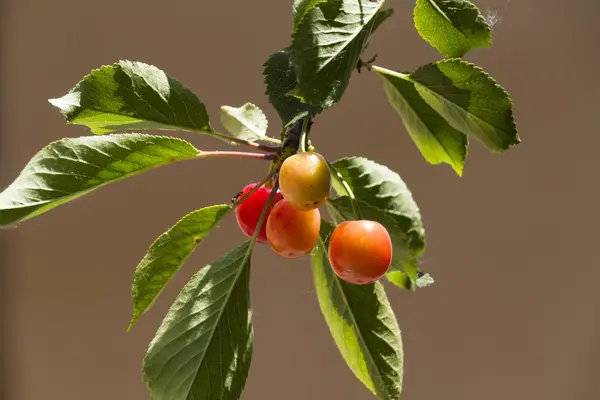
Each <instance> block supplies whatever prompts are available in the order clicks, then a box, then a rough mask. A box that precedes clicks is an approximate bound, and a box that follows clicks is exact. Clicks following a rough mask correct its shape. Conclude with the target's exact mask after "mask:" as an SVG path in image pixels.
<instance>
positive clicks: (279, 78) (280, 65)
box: [263, 50, 322, 125]
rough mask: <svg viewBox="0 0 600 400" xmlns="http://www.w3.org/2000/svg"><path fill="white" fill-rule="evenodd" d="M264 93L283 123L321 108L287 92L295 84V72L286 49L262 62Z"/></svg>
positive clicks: (319, 110) (312, 113)
mask: <svg viewBox="0 0 600 400" xmlns="http://www.w3.org/2000/svg"><path fill="white" fill-rule="evenodd" d="M264 67H265V70H264V73H263V74H264V76H265V85H266V87H267V90H266V93H265V94H267V95H268V96H269V102H270V103H271V104H272V105H273V107H274V108H275V110H276V111H277V113H278V114H279V117H280V118H281V120H282V122H283V125H286V124H288V123H289V122H290V121H291V120H293V119H294V118H295V117H297V116H298V115H300V114H302V113H309V114H311V115H313V116H314V115H317V114H319V113H320V112H321V111H322V109H321V108H319V107H314V106H311V105H310V104H306V103H303V102H301V101H300V100H299V99H297V98H295V97H293V96H290V95H289V92H290V91H291V90H292V89H294V87H295V86H296V84H297V80H296V72H295V71H294V68H293V67H292V65H291V64H290V55H289V53H288V51H287V50H280V51H278V52H276V53H273V54H271V56H270V57H269V59H268V60H267V61H266V62H265V64H264Z"/></svg>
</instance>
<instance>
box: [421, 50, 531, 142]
mask: <svg viewBox="0 0 600 400" xmlns="http://www.w3.org/2000/svg"><path fill="white" fill-rule="evenodd" d="M410 79H411V80H412V81H413V82H415V83H416V85H415V87H416V89H417V91H418V92H419V94H420V95H421V97H422V98H423V99H424V100H425V101H426V102H427V103H428V104H429V105H430V106H431V107H432V108H433V109H434V110H436V111H437V112H438V113H439V114H440V115H441V116H442V117H444V119H445V120H446V121H447V122H448V123H449V124H450V125H451V126H452V127H454V128H455V129H457V130H459V131H461V132H463V133H465V134H467V135H471V136H473V137H474V138H476V139H477V140H479V141H480V142H481V143H483V144H484V145H485V147H487V148H488V149H489V150H491V151H495V152H502V151H505V150H507V149H509V148H510V147H512V146H514V145H517V144H519V143H520V139H519V135H518V134H517V127H516V125H515V122H514V117H513V110H512V109H513V106H512V101H511V99H510V97H509V95H508V93H506V91H505V90H504V89H503V88H502V87H501V86H500V85H498V84H497V83H496V81H494V79H492V78H491V77H490V76H489V75H488V74H487V73H485V71H483V70H482V69H481V68H479V67H477V66H476V65H474V64H471V63H468V62H466V61H463V60H460V59H449V60H442V61H439V62H436V63H433V64H428V65H426V66H423V67H421V68H419V69H418V70H416V71H415V72H414V73H412V74H410Z"/></svg>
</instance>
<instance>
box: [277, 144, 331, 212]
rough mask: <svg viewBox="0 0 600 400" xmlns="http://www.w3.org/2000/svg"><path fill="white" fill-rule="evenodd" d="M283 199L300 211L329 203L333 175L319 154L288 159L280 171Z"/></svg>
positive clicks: (298, 155)
mask: <svg viewBox="0 0 600 400" xmlns="http://www.w3.org/2000/svg"><path fill="white" fill-rule="evenodd" d="M279 188H280V190H281V194H282V195H283V198H284V199H286V200H287V201H288V202H289V203H290V204H292V205H293V206H294V207H296V208H297V209H299V210H305V211H308V210H314V209H315V208H317V207H320V206H321V205H323V203H325V201H327V197H328V196H329V191H330V190H331V173H330V172H329V166H328V165H327V161H326V160H325V158H324V157H323V156H322V155H320V154H319V153H314V152H304V153H296V154H294V155H293V156H290V157H288V158H286V160H285V161H284V162H283V164H281V169H280V170H279Z"/></svg>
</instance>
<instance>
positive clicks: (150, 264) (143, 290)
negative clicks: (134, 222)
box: [128, 204, 231, 330]
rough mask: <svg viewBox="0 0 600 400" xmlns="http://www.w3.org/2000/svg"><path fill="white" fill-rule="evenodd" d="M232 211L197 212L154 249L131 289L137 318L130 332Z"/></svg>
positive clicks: (162, 237) (215, 208) (219, 208)
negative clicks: (197, 248) (201, 244)
mask: <svg viewBox="0 0 600 400" xmlns="http://www.w3.org/2000/svg"><path fill="white" fill-rule="evenodd" d="M229 211H231V207H230V206H228V205H226V204H219V205H215V206H211V207H205V208H202V209H200V210H196V211H194V212H192V213H190V214H188V215H186V216H185V217H183V218H182V219H181V220H180V221H179V222H177V224H175V225H174V226H173V227H172V228H170V229H169V230H168V231H167V232H165V233H163V234H162V235H160V236H159V238H158V239H157V240H156V241H155V242H154V243H153V244H152V246H150V248H149V249H148V251H147V252H146V255H145V256H144V258H143V259H142V261H141V262H140V263H139V264H138V266H137V268H136V270H135V274H134V278H133V286H132V288H131V298H132V301H133V317H132V319H131V323H130V325H129V328H128V330H129V329H131V327H132V326H133V324H134V323H135V321H137V319H138V318H140V317H141V316H142V315H143V314H144V313H145V312H146V311H147V310H148V309H149V308H150V306H151V305H152V304H153V303H154V301H155V300H156V298H157V297H158V296H159V295H160V293H161V292H162V291H163V289H164V288H165V286H166V285H167V283H168V282H169V281H170V280H171V278H172V277H173V275H175V273H176V272H177V271H179V269H180V268H181V266H182V265H183V263H184V262H185V261H186V260H187V259H188V257H189V256H190V255H191V254H192V252H193V251H194V250H195V249H196V247H197V246H198V245H199V244H200V242H201V241H202V239H204V237H205V236H206V235H208V233H209V232H210V231H211V230H212V229H213V228H214V227H216V226H217V225H218V224H219V222H221V220H222V219H223V218H224V217H225V215H227V214H228V213H229Z"/></svg>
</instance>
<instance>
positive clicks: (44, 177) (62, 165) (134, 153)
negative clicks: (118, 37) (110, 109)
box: [0, 134, 200, 227]
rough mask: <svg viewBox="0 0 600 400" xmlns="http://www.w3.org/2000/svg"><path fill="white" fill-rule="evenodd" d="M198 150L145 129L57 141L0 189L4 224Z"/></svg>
mask: <svg viewBox="0 0 600 400" xmlns="http://www.w3.org/2000/svg"><path fill="white" fill-rule="evenodd" d="M199 154H200V151H199V150H198V149H196V148H195V147H194V146H192V145H191V144H189V143H188V142H186V141H184V140H181V139H178V138H173V137H166V136H153V135H143V134H115V135H107V136H91V137H81V138H74V139H71V138H68V139H62V140H59V141H56V142H53V143H51V144H49V145H48V146H46V147H45V148H43V149H42V150H40V151H39V152H38V153H37V154H36V155H35V156H34V157H33V158H32V159H31V161H29V163H27V165H26V166H25V168H24V169H23V171H22V172H21V173H20V174H19V176H18V177H17V178H16V179H15V181H14V182H13V183H11V184H10V186H8V187H7V188H6V189H5V190H4V191H3V192H2V193H0V227H6V226H11V225H15V224H17V223H19V222H21V221H24V220H26V219H29V218H31V217H34V216H36V215H39V214H42V213H44V212H46V211H48V210H50V209H52V208H54V207H57V206H59V205H61V204H63V203H66V202H68V201H70V200H73V199H75V198H77V197H80V196H82V195H84V194H86V193H89V192H91V191H92V190H95V189H97V188H99V187H102V186H104V185H106V184H108V183H111V182H115V181H118V180H121V179H123V178H126V177H129V176H132V175H135V174H138V173H140V172H143V171H147V170H149V169H152V168H156V167H159V166H161V165H165V164H169V163H172V162H176V161H181V160H186V159H191V158H194V157H196V156H198V155H199Z"/></svg>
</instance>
